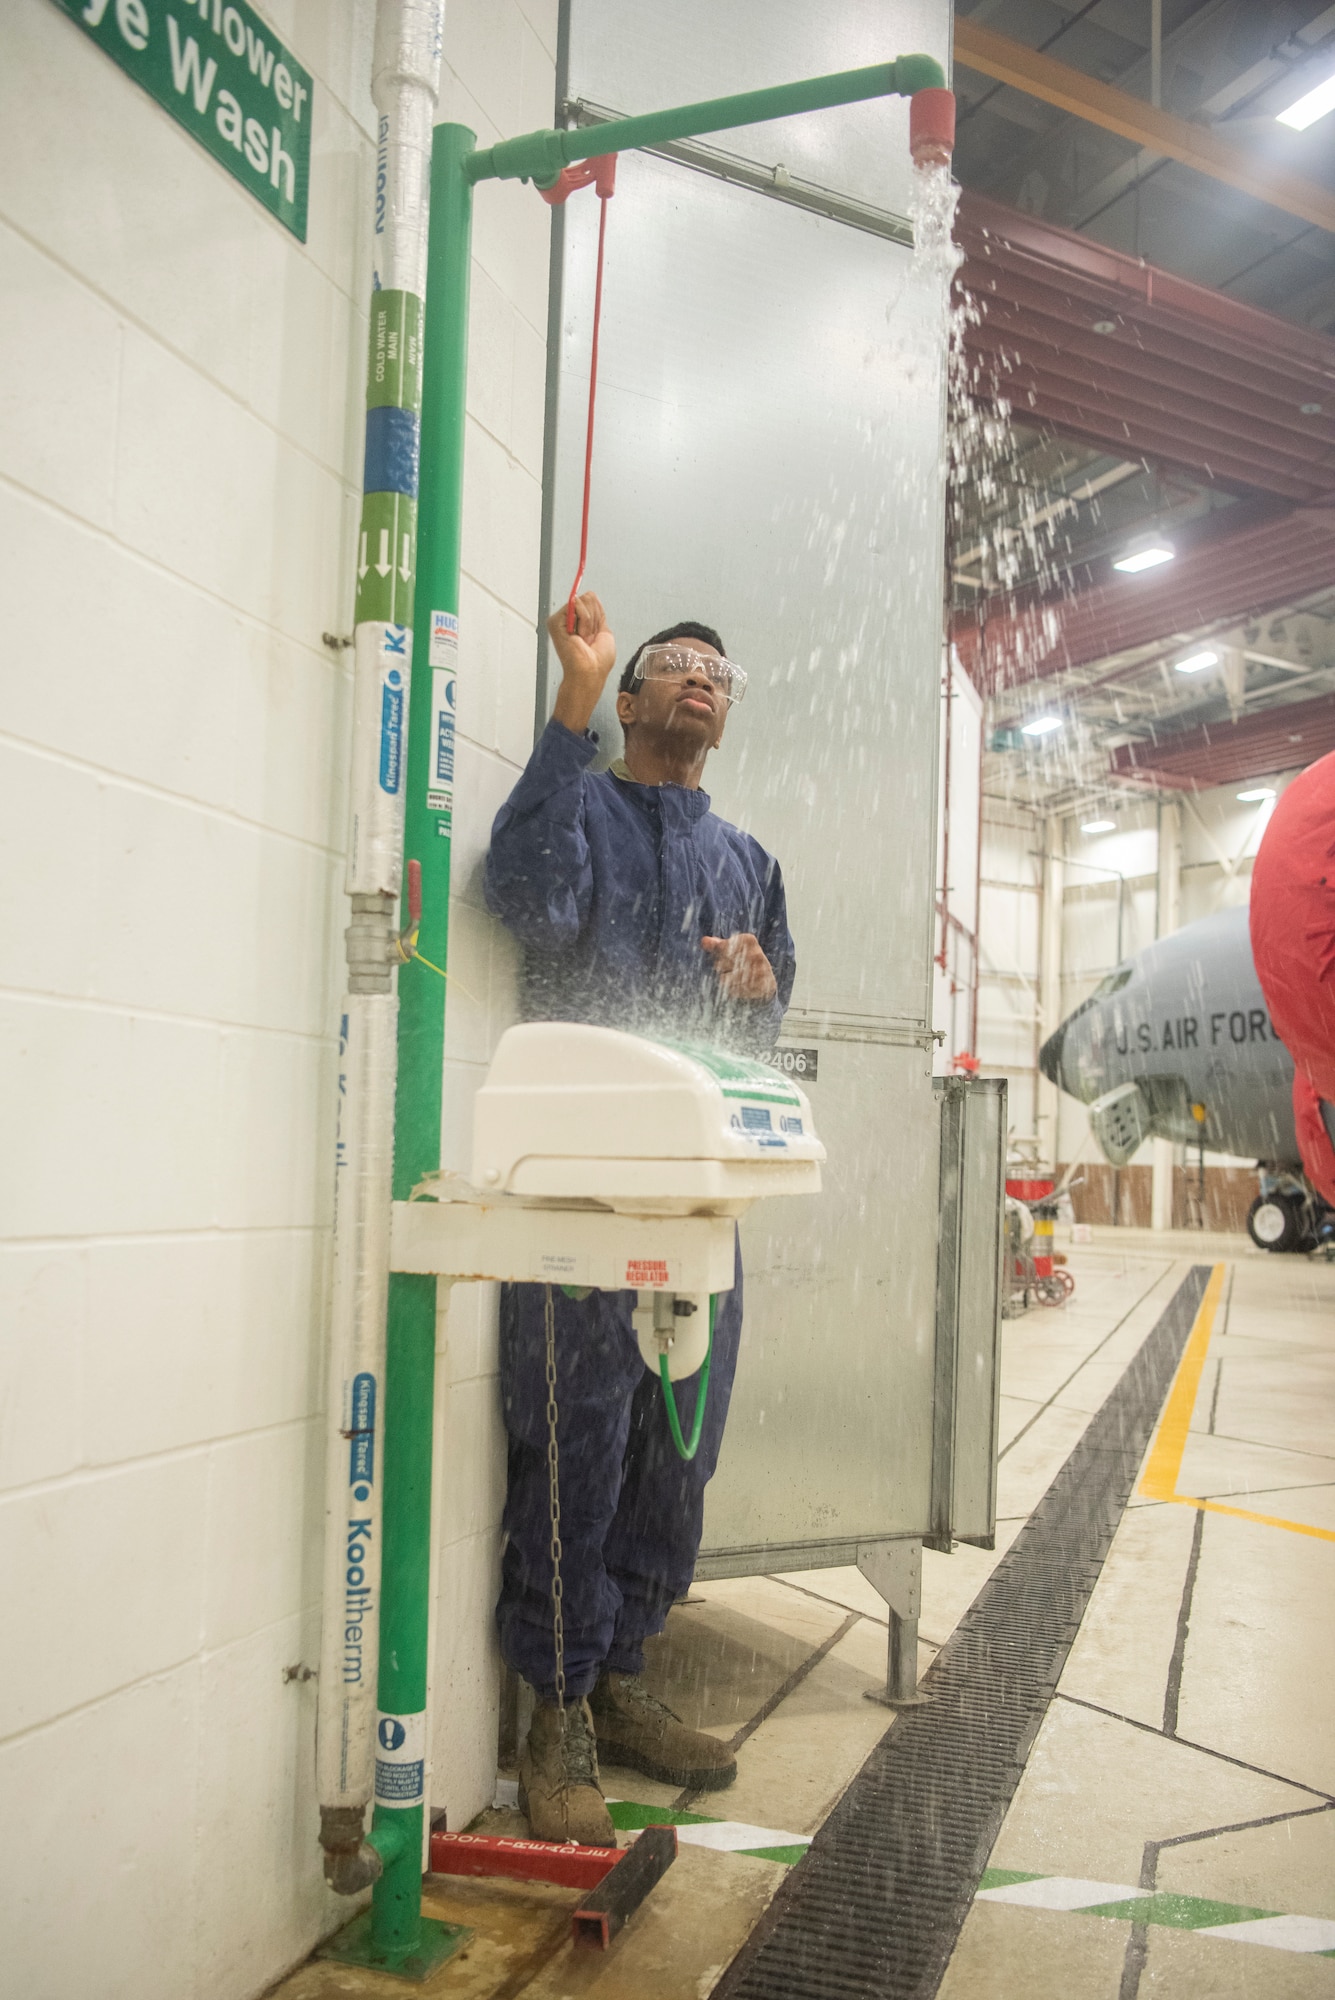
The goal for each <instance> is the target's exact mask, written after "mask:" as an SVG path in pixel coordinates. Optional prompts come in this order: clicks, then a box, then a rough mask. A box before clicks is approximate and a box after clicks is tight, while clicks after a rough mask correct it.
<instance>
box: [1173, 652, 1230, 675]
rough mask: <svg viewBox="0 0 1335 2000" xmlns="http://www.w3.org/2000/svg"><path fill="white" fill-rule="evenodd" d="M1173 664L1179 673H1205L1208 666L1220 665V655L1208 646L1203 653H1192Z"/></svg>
mask: <svg viewBox="0 0 1335 2000" xmlns="http://www.w3.org/2000/svg"><path fill="white" fill-rule="evenodd" d="M1173 665H1174V668H1175V670H1176V671H1177V672H1178V673H1179V674H1203V673H1204V672H1205V669H1206V668H1207V667H1217V666H1218V665H1219V655H1218V653H1212V652H1211V651H1210V650H1209V648H1208V647H1207V648H1206V650H1205V651H1204V652H1203V653H1191V654H1189V655H1188V657H1187V658H1186V659H1185V660H1175V661H1174V662H1173Z"/></svg>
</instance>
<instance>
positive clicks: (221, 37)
mask: <svg viewBox="0 0 1335 2000" xmlns="http://www.w3.org/2000/svg"><path fill="white" fill-rule="evenodd" d="M56 5H57V6H58V7H59V8H60V11H61V13H62V14H66V15H68V16H69V18H70V20H72V21H73V22H75V23H76V24H77V26H79V27H80V28H82V29H83V31H84V33H85V34H86V35H87V36H89V37H90V39H91V40H92V41H95V42H96V43H97V45H98V47H99V48H100V49H102V50H103V52H104V53H105V54H106V55H109V56H110V57H111V60H112V61H113V62H114V63H115V64H116V65H117V66H118V67H119V68H120V69H123V70H124V71H125V74H126V75H127V76H129V77H132V78H133V79H134V81H135V82H136V83H137V84H138V85H139V86H140V87H141V89H143V90H146V91H147V92H148V94H149V96H150V97H152V98H155V99H156V100H157V102H158V103H159V104H160V105H161V106H162V108H163V110H164V111H166V112H168V113H170V115H171V116H172V117H173V118H174V119H175V120H176V122H177V124H178V125H183V126H184V127H185V129H186V131H187V132H188V133H189V134H190V136H191V138H192V139H195V140H197V141H198V143H199V144H200V145H201V146H203V147H204V148H205V150H206V151H207V152H210V153H212V155H213V157H214V159H215V160H217V161H218V162H219V163H220V165H221V166H222V167H224V168H225V169H226V171H227V172H228V173H229V174H230V175H231V176H232V178H233V180H236V181H240V183H241V185H242V187H243V188H245V190H246V192H247V193H248V194H252V195H254V197H255V199H256V201H258V202H262V203H263V204H264V206H265V208H267V209H269V210H270V211H271V213H272V214H274V215H276V216H277V217H278V220H279V221H280V222H281V223H282V224H283V226H284V228H286V229H290V230H291V231H292V234H293V235H294V236H295V237H296V238H297V241H298V242H299V243H304V242H305V241H306V199H307V192H308V188H309V184H310V169H311V91H312V88H313V85H312V82H311V76H310V72H309V71H308V70H304V69H303V68H302V66H301V64H300V63H299V62H298V61H297V60H296V58H295V57H294V56H293V55H292V54H291V53H290V51H289V50H288V49H287V48H285V47H284V45H283V43H282V42H280V41H279V39H278V37H277V35H275V33H274V32H273V29H272V28H271V27H270V26H269V24H268V22H267V21H264V20H261V18H260V16H259V15H258V14H257V13H256V12H255V10H254V8H253V7H248V6H247V5H246V4H245V0H228V4H227V5H224V4H223V0H56ZM101 143H102V145H103V146H104V147H105V146H106V145H107V143H108V134H107V131H106V130H105V129H104V130H103V132H102V134H101ZM163 192H164V194H165V192H166V190H164V191H163Z"/></svg>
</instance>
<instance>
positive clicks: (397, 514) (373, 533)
mask: <svg viewBox="0 0 1335 2000" xmlns="http://www.w3.org/2000/svg"><path fill="white" fill-rule="evenodd" d="M417 506H418V503H417V501H416V500H410V499H409V498H408V496H407V494H406V493H367V494H366V495H364V497H363V499H362V521H361V527H360V528H359V529H358V542H357V608H356V611H355V613H354V620H355V622H356V623H357V624H358V625H364V624H366V623H367V622H368V620H369V621H373V622H374V623H375V624H385V625H411V624H412V622H413V598H414V594H415V585H416V582H417Z"/></svg>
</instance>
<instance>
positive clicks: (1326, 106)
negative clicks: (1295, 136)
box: [1275, 70, 1335, 132]
mask: <svg viewBox="0 0 1335 2000" xmlns="http://www.w3.org/2000/svg"><path fill="white" fill-rule="evenodd" d="M1328 111H1335V70H1332V71H1331V73H1330V75H1329V76H1328V77H1326V79H1325V80H1324V82H1322V83H1318V84H1317V85H1316V87H1315V88H1314V89H1312V90H1309V91H1308V92H1307V93H1306V94H1305V95H1304V96H1302V97H1300V98H1299V99H1298V101H1297V102H1296V103H1295V104H1291V105H1290V106H1289V108H1288V110H1287V111H1279V112H1276V114H1275V116H1276V119H1277V121H1278V122H1279V124H1281V125H1291V126H1292V128H1293V130H1294V131H1295V132H1305V131H1306V130H1307V128H1308V126H1309V125H1315V124H1316V121H1317V119H1318V118H1324V117H1325V115H1326V113H1327V112H1328Z"/></svg>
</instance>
